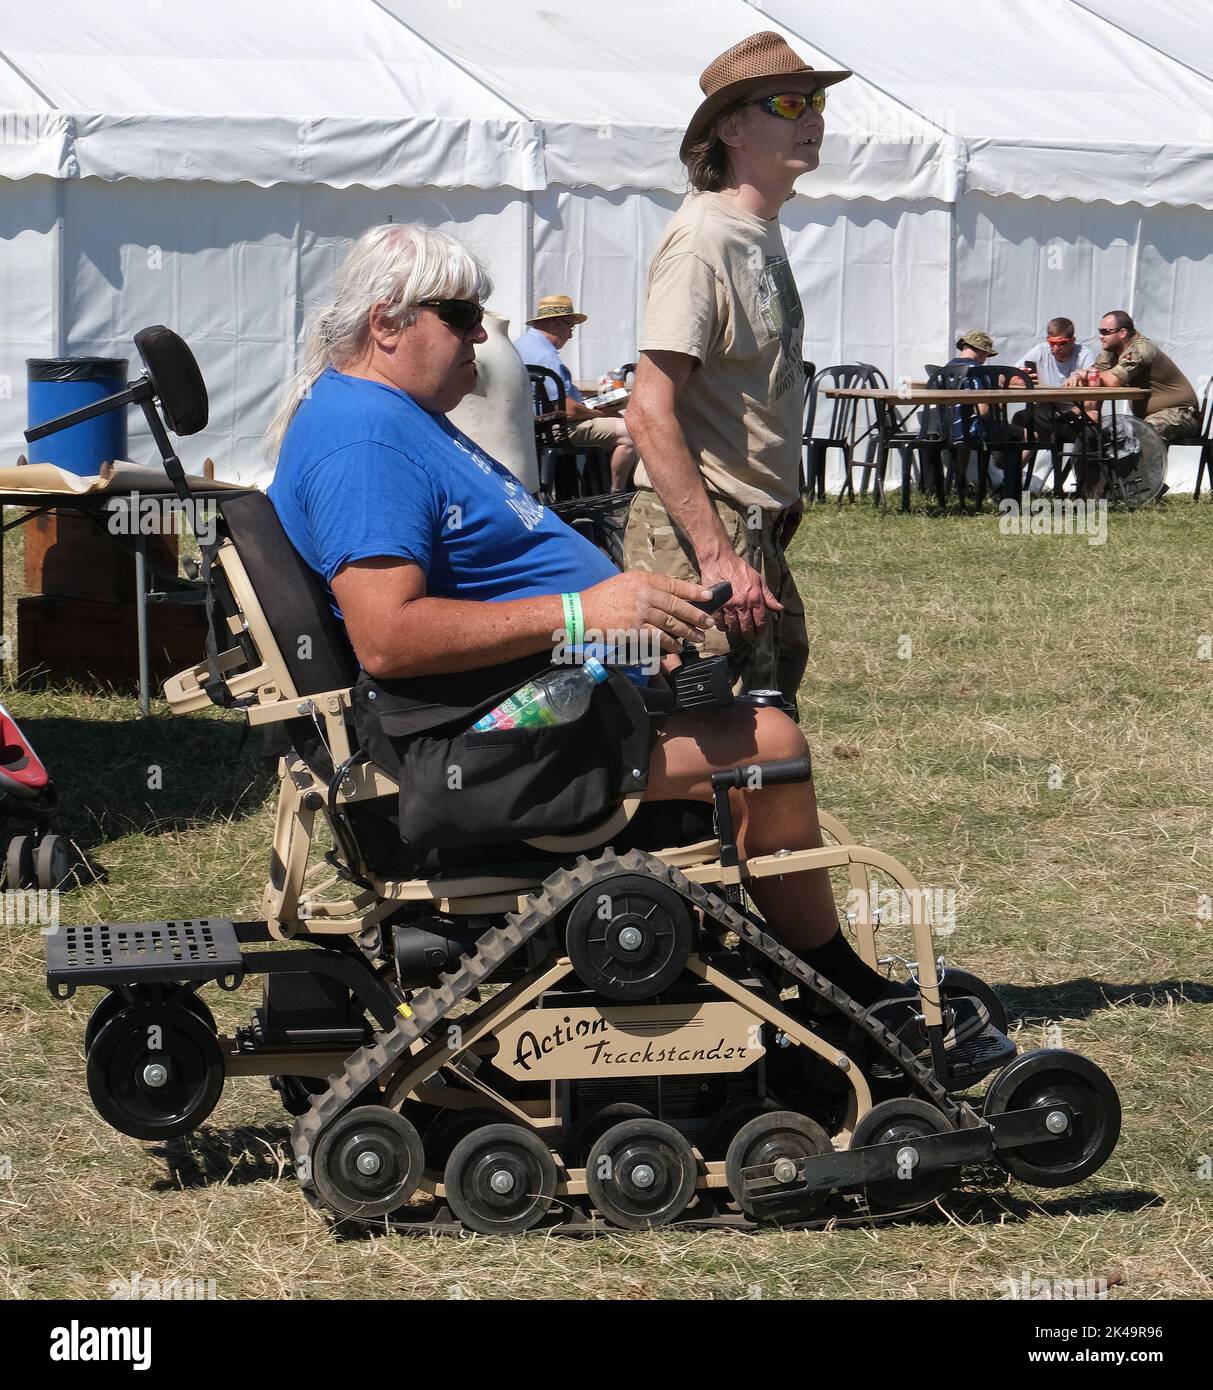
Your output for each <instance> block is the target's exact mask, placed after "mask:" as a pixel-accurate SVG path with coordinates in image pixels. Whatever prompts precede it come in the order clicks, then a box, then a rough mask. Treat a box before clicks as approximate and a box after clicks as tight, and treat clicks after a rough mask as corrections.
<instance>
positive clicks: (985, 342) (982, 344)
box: [956, 328, 998, 357]
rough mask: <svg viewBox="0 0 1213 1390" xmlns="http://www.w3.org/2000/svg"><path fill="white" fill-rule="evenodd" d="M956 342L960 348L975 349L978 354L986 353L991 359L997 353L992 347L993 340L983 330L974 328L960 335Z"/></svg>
mask: <svg viewBox="0 0 1213 1390" xmlns="http://www.w3.org/2000/svg"><path fill="white" fill-rule="evenodd" d="M956 341H957V342H958V343H960V345H961V346H962V347H971V348H976V349H977V351H978V352H988V353H989V354H990V356H991V357H993V356H994V355H995V353H996V352H997V351H998V349H997V348H996V347H995V346H994V339H993V338H991V337H990V335H989V334H988V333H987V332H986V331H985V329H984V328H974V329H973V330H972V331H971V332H968V333H962V334H961V335H960V337H959V338H957V340H956Z"/></svg>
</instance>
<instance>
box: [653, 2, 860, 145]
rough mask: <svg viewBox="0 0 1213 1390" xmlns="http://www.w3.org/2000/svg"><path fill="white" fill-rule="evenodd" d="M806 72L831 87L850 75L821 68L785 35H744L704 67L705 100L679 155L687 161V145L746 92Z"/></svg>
mask: <svg viewBox="0 0 1213 1390" xmlns="http://www.w3.org/2000/svg"><path fill="white" fill-rule="evenodd" d="M806 74H812V77H813V81H814V83H815V84H816V85H817V86H818V87H831V86H833V85H834V83H835V82H842V81H843V80H844V79H845V78H848V77H850V76H851V73H850V71H849V70H846V69H838V70H835V71H823V72H819V71H818V70H817V69H816V68H813V67H811V66H810V65H809V64H808V63H806V62H805V61H804V60H803V59H802V58H800V57H799V56H798V55H797V54H795V53H793V51H792V50H791V48H789V46H788V43H787V40H786V39H784V38H783V37H782V36H781V35H780V34H776V33H773V32H772V31H771V30H769V29H767V30H765V31H764V32H763V33H761V34H751V35H750V37H749V38H748V39H742V41H741V42H740V43H739V44H735V45H734V46H733V47H732V48H730V49H729V51H728V52H727V53H722V54H721V55H720V57H719V58H714V59H713V60H712V61H711V62H710V63H709V64H708V65H707V67H706V68H704V70H703V75H702V76H701V77H700V79H699V89H700V91H702V92H703V95H704V97H705V100H704V101H703V102H701V103H700V106H699V109H698V110H697V111H696V112H695V114H694V115H693V116H692V117H691V123H690V125H689V126H687V133H686V134H685V135H684V136H683V137H682V145H681V146H680V148H679V150H678V155H679V158H680V159H682V160H684V161H685V159H686V154H687V147H688V146H689V145H692V144H694V142H695V141H696V140H698V139H699V138H700V136H702V135H703V134H704V132H705V131H706V130H707V129H708V127H709V126H710V125H711V124H712V121H713V120H715V118H716V117H717V116H718V115H719V114H720V113H721V112H722V111H723V110H724V109H725V107H727V106H732V105H733V104H734V103H735V102H737V101H740V100H741V98H742V97H743V96H745V95H746V93H747V92H751V91H753V90H754V89H755V88H756V87H762V86H764V85H765V84H766V83H768V82H770V80H771V79H772V78H773V77H794V76H802V75H806Z"/></svg>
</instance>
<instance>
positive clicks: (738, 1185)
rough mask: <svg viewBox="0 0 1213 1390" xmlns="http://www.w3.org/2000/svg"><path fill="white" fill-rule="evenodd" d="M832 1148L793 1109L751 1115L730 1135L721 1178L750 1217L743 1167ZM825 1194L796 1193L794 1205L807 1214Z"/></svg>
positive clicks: (820, 1132)
mask: <svg viewBox="0 0 1213 1390" xmlns="http://www.w3.org/2000/svg"><path fill="white" fill-rule="evenodd" d="M833 1147H834V1146H833V1145H832V1144H831V1143H830V1136H829V1135H828V1134H827V1133H826V1132H825V1130H824V1129H822V1127H821V1126H820V1125H819V1124H818V1123H817V1121H816V1120H811V1119H809V1117H808V1116H807V1115H801V1114H799V1113H798V1112H797V1111H795V1110H774V1111H771V1112H770V1113H768V1114H763V1115H755V1116H754V1118H753V1119H752V1120H749V1121H747V1122H746V1123H745V1124H744V1125H742V1127H741V1128H740V1129H739V1130H738V1131H737V1133H736V1134H735V1135H734V1136H733V1142H732V1143H731V1144H730V1145H729V1151H728V1153H727V1154H726V1155H725V1160H724V1173H725V1180H726V1181H727V1182H728V1185H729V1191H730V1192H731V1193H732V1194H733V1200H734V1201H735V1202H736V1203H737V1205H738V1206H739V1207H740V1208H741V1209H742V1211H744V1212H745V1213H746V1215H747V1216H753V1215H754V1214H755V1212H754V1209H753V1208H751V1206H750V1205H749V1203H748V1202H747V1201H746V1197H745V1183H744V1181H743V1179H742V1170H743V1169H745V1168H753V1167H755V1166H757V1165H758V1164H760V1163H772V1164H776V1165H778V1164H779V1161H780V1160H781V1159H792V1160H795V1159H798V1158H812V1157H814V1156H815V1155H817V1154H828V1153H831V1152H832V1151H833ZM774 1176H776V1177H779V1173H778V1172H776V1173H775V1175H774ZM789 1181H790V1178H789ZM829 1195H830V1194H829V1193H828V1192H803V1193H801V1192H798V1193H797V1194H796V1201H797V1207H798V1209H799V1210H801V1211H803V1212H804V1214H805V1215H807V1214H808V1213H809V1212H811V1211H812V1210H813V1209H814V1208H815V1207H818V1206H820V1205H821V1204H822V1202H824V1201H825V1199H826V1198H827V1197H828V1196H829ZM759 1214H760V1213H759Z"/></svg>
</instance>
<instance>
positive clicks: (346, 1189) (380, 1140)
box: [312, 1105, 425, 1216]
mask: <svg viewBox="0 0 1213 1390" xmlns="http://www.w3.org/2000/svg"><path fill="white" fill-rule="evenodd" d="M424 1169H425V1154H424V1151H423V1150H422V1147H421V1136H420V1135H419V1134H418V1133H417V1131H416V1129H415V1128H414V1127H413V1125H412V1123H411V1122H410V1121H408V1120H406V1119H405V1118H404V1116H403V1115H401V1114H400V1113H399V1111H396V1110H389V1109H388V1108H387V1106H386V1105H359V1106H356V1107H355V1108H354V1109H353V1110H347V1111H346V1112H345V1114H343V1115H338V1116H337V1118H336V1119H335V1120H334V1121H333V1123H332V1124H331V1125H329V1126H328V1128H327V1129H325V1130H324V1131H323V1132H322V1133H321V1135H320V1138H319V1140H318V1141H317V1143H316V1150H315V1154H314V1155H313V1158H312V1178H313V1181H314V1182H315V1184H316V1190H317V1192H319V1194H320V1196H321V1198H322V1199H323V1200H324V1202H325V1203H326V1204H327V1205H328V1206H329V1207H331V1208H332V1209H333V1211H335V1212H338V1213H340V1214H341V1215H342V1216H384V1215H386V1214H387V1213H388V1212H390V1211H395V1210H396V1208H397V1207H402V1206H403V1205H404V1204H405V1202H407V1201H408V1199H409V1198H410V1197H411V1196H412V1195H413V1193H414V1192H415V1191H416V1190H417V1184H418V1183H419V1182H420V1181H421V1174H422V1172H423V1171H424Z"/></svg>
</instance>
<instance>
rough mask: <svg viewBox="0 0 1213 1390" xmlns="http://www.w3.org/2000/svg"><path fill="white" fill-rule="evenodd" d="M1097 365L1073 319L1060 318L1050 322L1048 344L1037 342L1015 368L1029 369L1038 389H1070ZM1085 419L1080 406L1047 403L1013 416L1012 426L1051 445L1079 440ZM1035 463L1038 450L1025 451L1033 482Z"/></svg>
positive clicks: (1032, 406)
mask: <svg viewBox="0 0 1213 1390" xmlns="http://www.w3.org/2000/svg"><path fill="white" fill-rule="evenodd" d="M1030 362H1031V363H1035V371H1032V370H1031V368H1029V367H1028V364H1029V363H1030ZM1094 363H1095V354H1094V353H1093V352H1092V351H1091V349H1090V348H1089V347H1087V345H1086V344H1085V343H1080V342H1078V341H1077V339H1076V337H1075V331H1074V323H1073V320H1072V319H1067V318H1056V319H1050V320H1049V322H1048V325H1047V327H1046V328H1045V340H1044V342H1042V343H1037V344H1036V346H1035V347H1034V348H1032V350H1031V351H1030V352H1028V353H1026V354H1025V355H1024V356H1023V357H1021V358H1020V359H1019V361H1018V362H1017V363H1016V364H1015V365H1016V366H1017V367H1023V368H1024V369H1025V370H1027V371H1028V373H1029V375H1030V376H1031V377H1032V378H1033V380H1034V381H1035V382H1036V384H1037V385H1038V386H1066V385H1067V384H1070V383H1071V382H1072V381H1073V379H1074V378H1075V377H1083V378H1084V379H1085V376H1086V372H1087V369H1088V367H1091V366H1093V365H1094ZM1083 418H1084V417H1083V414H1082V411H1081V410H1080V409H1079V407H1078V406H1077V405H1067V404H1065V403H1064V402H1061V401H1059V402H1054V403H1052V404H1050V403H1048V402H1044V403H1041V404H1034V405H1030V406H1028V407H1027V408H1026V409H1024V410H1020V411H1017V412H1016V413H1015V414H1014V415H1013V416H1012V417H1011V423H1012V424H1013V425H1016V426H1018V427H1019V428H1021V429H1023V430H1024V431H1025V432H1029V431H1030V432H1031V433H1032V435H1033V436H1034V438H1035V439H1036V440H1037V441H1038V442H1039V443H1040V444H1042V445H1047V444H1051V443H1053V442H1054V440H1056V441H1057V442H1059V443H1068V442H1069V441H1071V440H1074V439H1077V438H1078V435H1079V433H1080V431H1081V429H1082V423H1083ZM1035 461H1036V454H1035V451H1034V450H1031V449H1027V450H1025V451H1024V456H1023V465H1024V469H1025V476H1026V477H1027V478H1029V479H1030V478H1031V476H1032V475H1031V472H1030V470H1031V468H1032V466H1033V464H1034V463H1035Z"/></svg>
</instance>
